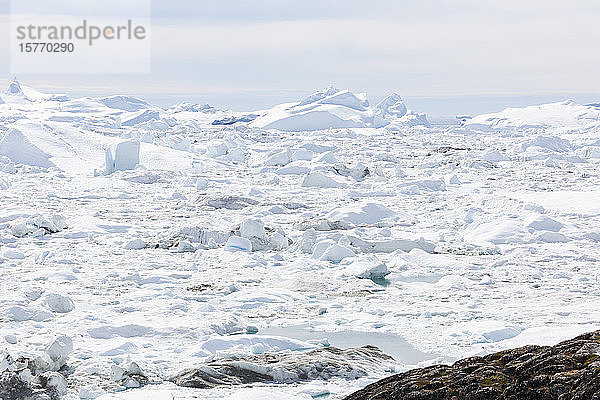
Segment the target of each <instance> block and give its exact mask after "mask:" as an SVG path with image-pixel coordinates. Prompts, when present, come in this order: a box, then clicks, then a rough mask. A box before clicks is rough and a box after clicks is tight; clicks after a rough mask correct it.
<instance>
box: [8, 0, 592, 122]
mask: <svg viewBox="0 0 600 400" xmlns="http://www.w3.org/2000/svg"><path fill="white" fill-rule="evenodd" d="M85 1H86V0H81V1H80V3H81V4H85ZM124 1H127V0H124ZM47 2H48V4H52V0H47ZM94 3H95V4H96V5H97V4H98V2H97V1H94ZM90 4H91V3H90ZM9 9H10V7H9V2H8V0H0V29H2V31H1V32H0V33H2V34H3V35H4V36H5V37H6V38H8V32H9V30H8V29H9V28H8V22H9ZM598 21H600V2H598V1H597V0H571V1H564V0H563V1H552V0H545V1H538V0H518V1H517V0H502V1H496V0H473V1H465V0H452V1H446V0H429V1H428V0H420V1H402V0H370V1H365V0H360V1H359V0H302V1H299V0H290V1H286V0H237V1H233V0H219V1H215V0H210V1H205V0H154V1H153V2H152V73H151V74H149V75H110V76H109V75H107V76H102V75H88V76H85V75H71V74H65V75H22V76H19V79H20V80H21V81H22V83H23V84H25V85H28V86H34V87H37V88H38V89H40V90H42V91H44V90H45V91H53V92H63V93H70V94H75V95H82V94H87V95H96V94H98V95H99V94H114V93H115V92H118V93H125V94H132V95H137V96H140V97H144V98H146V99H149V100H151V101H154V102H156V103H158V104H161V105H166V104H172V103H176V102H178V101H179V100H188V101H190V100H191V101H196V102H209V103H211V104H215V105H217V106H220V107H226V108H230V109H235V110H244V109H246V110H250V109H258V108H266V107H269V106H272V105H274V104H277V103H281V102H289V101H294V100H296V99H297V98H299V97H301V96H304V95H306V94H309V93H311V92H312V91H314V90H315V89H319V88H323V87H325V86H327V85H328V84H334V85H335V86H336V87H339V88H346V89H350V90H352V91H355V92H367V93H368V95H369V98H370V99H371V102H375V101H377V100H378V99H380V98H382V97H383V96H385V95H386V94H388V93H390V92H397V93H398V94H400V95H401V96H403V97H404V98H405V100H406V102H407V103H408V106H409V108H413V109H416V110H418V111H425V112H428V113H429V114H431V115H434V116H440V115H453V114H457V113H478V112H484V111H494V110H500V109H502V108H504V107H506V106H518V105H524V104H529V103H536V102H544V101H552V100H560V99H564V98H574V99H575V100H576V101H580V102H591V101H594V100H597V101H600V73H598V65H600V51H599V49H598V47H599V45H598V43H600V29H599V28H598ZM8 46H9V43H8V40H0V51H1V52H2V58H1V62H0V77H5V78H9V77H10V62H9V56H8ZM5 83H6V79H4V80H3V81H0V84H2V85H4V84H5Z"/></svg>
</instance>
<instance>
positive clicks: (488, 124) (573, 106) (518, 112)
mask: <svg viewBox="0 0 600 400" xmlns="http://www.w3.org/2000/svg"><path fill="white" fill-rule="evenodd" d="M599 123H600V106H597V105H587V106H585V105H581V104H577V103H575V102H574V101H573V100H567V101H563V102H559V103H549V104H542V105H539V106H529V107H522V108H507V109H505V110H504V111H500V112H498V113H492V114H482V115H478V116H476V117H474V118H472V119H470V120H467V121H465V122H464V126H465V127H468V128H473V129H479V130H493V129H528V128H529V129H531V128H533V129H544V128H567V129H579V128H585V127H589V126H592V125H597V124H599Z"/></svg>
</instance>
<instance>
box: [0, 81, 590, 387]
mask: <svg viewBox="0 0 600 400" xmlns="http://www.w3.org/2000/svg"><path fill="white" fill-rule="evenodd" d="M1 98H2V99H3V102H4V103H3V104H0V285H1V290H0V315H2V318H0V339H1V340H2V341H3V348H4V349H6V352H7V353H6V355H4V353H3V355H2V357H0V368H5V367H6V368H9V366H12V367H10V368H17V367H16V366H15V364H14V363H13V362H12V361H11V362H9V360H10V359H11V358H10V357H8V355H10V356H11V357H12V360H14V359H16V357H18V356H20V355H22V356H24V357H28V359H31V360H35V365H37V367H35V368H34V371H31V373H38V372H39V373H40V374H47V376H48V377H49V381H51V382H52V385H54V386H53V387H56V388H57V390H58V391H61V392H65V391H66V392H68V393H67V397H65V399H71V398H82V399H92V398H100V399H133V398H149V399H152V398H155V399H163V398H164V399H171V398H172V396H175V397H176V398H194V396H196V397H201V398H206V399H218V398H265V396H271V397H272V398H290V399H306V398H311V397H312V396H313V395H314V396H318V395H321V394H322V395H326V394H328V395H329V396H330V398H340V397H341V396H343V395H344V394H347V393H350V392H352V391H354V390H356V389H357V388H359V387H362V386H364V385H366V384H368V383H370V382H372V381H373V380H375V379H377V378H380V377H382V376H384V375H386V374H390V373H392V372H394V371H402V370H405V369H408V368H410V367H411V366H415V365H428V364H432V363H434V362H450V361H452V360H454V359H457V358H459V357H464V356H467V355H471V354H482V353H487V352H491V351H495V350H498V349H502V348H508V347H513V346H515V345H520V344H526V343H534V342H539V343H540V344H551V343H555V342H557V341H559V340H560V339H563V338H566V337H570V336H574V335H575V334H576V333H580V332H583V331H587V330H592V329H594V328H598V323H597V321H598V320H600V311H599V310H598V307H597V304H598V301H599V300H600V292H599V291H598V290H597V264H598V260H599V259H600V252H599V249H598V242H600V206H599V204H600V191H599V190H598V189H597V188H598V184H599V183H600V175H599V173H598V167H599V162H600V161H599V160H600V158H599V157H597V154H600V153H599V152H600V141H599V140H598V129H599V127H600V125H599V124H598V109H597V107H596V106H583V105H577V104H574V103H573V102H563V103H555V104H549V105H542V106H533V107H526V108H522V109H509V110H506V111H503V112H500V113H498V114H493V115H485V116H476V117H474V118H472V119H469V120H466V121H465V123H464V124H463V126H440V125H430V124H429V123H428V122H427V118H426V116H424V115H421V114H419V113H418V112H416V111H410V110H408V109H407V108H406V105H405V104H404V102H403V101H402V99H401V98H400V96H398V95H395V94H394V95H391V96H389V97H388V98H386V99H385V100H384V101H382V102H381V103H380V104H378V105H376V106H375V107H371V106H370V105H369V103H368V101H367V98H366V96H364V95H356V94H353V93H352V92H349V91H345V90H337V89H334V88H333V87H330V88H328V89H326V90H324V91H319V92H316V93H315V94H313V95H311V96H309V97H307V98H305V99H303V100H301V101H299V102H297V103H293V104H287V105H281V106H276V107H274V108H273V109H270V110H267V111H252V114H253V115H255V116H258V117H257V118H256V119H254V118H247V116H248V115H249V114H248V113H235V112H231V111H225V110H219V109H216V108H214V107H211V106H208V105H204V104H187V103H182V104H179V105H177V106H174V107H171V108H160V107H157V106H154V105H152V104H149V103H147V102H146V101H144V100H142V99H138V98H136V97H131V96H109V97H102V98H71V97H67V96H62V95H61V96H58V95H46V94H43V93H40V92H38V91H36V90H34V89H31V88H27V87H26V86H23V85H20V84H19V83H18V82H17V81H12V82H11V83H10V86H9V88H8V90H7V91H6V92H3V93H2V95H1ZM217 120H218V121H232V123H231V125H223V124H222V123H221V122H220V123H218V124H213V122H214V121H217ZM416 123H418V126H417V125H415V124H416ZM523 304H526V305H527V307H523ZM368 344H370V345H375V346H378V347H380V348H381V349H383V350H384V351H385V352H387V353H389V354H391V355H394V357H395V361H393V362H391V363H390V364H386V365H385V366H382V367H381V368H380V367H379V366H380V364H377V365H378V366H377V367H373V368H371V367H369V368H366V369H364V368H363V369H361V370H360V371H362V372H361V373H360V376H358V375H357V376H352V377H353V378H356V377H357V378H358V379H356V380H354V379H348V378H349V376H350V375H347V374H346V375H345V374H343V373H339V374H336V375H335V376H332V377H331V379H330V380H328V381H326V380H324V379H323V376H320V375H318V374H317V375H314V379H312V380H311V379H303V378H302V379H301V378H293V376H292V375H285V376H284V375H277V376H278V377H280V378H282V379H283V378H284V377H287V378H289V377H290V376H292V378H293V379H292V378H290V379H291V381H294V382H295V383H294V384H293V385H282V384H277V383H276V382H278V381H277V380H276V379H274V380H273V382H271V381H269V382H263V383H261V384H253V385H252V387H246V388H241V387H218V388H213V389H192V388H184V387H179V386H176V385H175V384H173V383H171V382H170V381H169V377H171V376H173V375H174V374H177V373H179V372H181V371H184V370H186V369H193V368H197V367H199V366H206V365H209V366H210V365H213V366H219V368H220V369H219V370H220V371H223V368H224V367H223V365H232V364H230V363H232V362H238V363H240V364H235V365H243V366H244V368H246V369H245V370H247V371H251V372H253V373H261V371H262V372H264V371H268V372H269V373H272V375H269V376H275V372H277V371H275V372H274V370H271V369H268V370H266V369H264V368H263V367H264V365H263V364H261V362H262V361H261V360H263V359H267V358H268V357H271V355H273V354H275V355H277V357H281V358H282V359H283V360H284V361H285V363H284V364H285V366H286V368H288V367H289V368H288V369H286V370H279V372H281V373H282V374H283V372H286V371H287V373H291V372H290V371H292V372H293V373H295V374H297V375H296V376H298V377H299V376H300V375H301V374H298V373H297V369H296V364H294V363H295V362H296V361H295V360H297V359H303V357H305V356H306V354H309V353H310V351H317V353H315V354H320V353H319V352H318V351H320V350H323V349H324V348H327V347H340V348H348V347H360V346H362V345H368ZM344 354H345V353H341V355H339V360H338V361H339V363H338V364H339V365H345V364H344V362H345V361H344V357H346V356H345V355H344ZM296 355H301V357H299V358H296ZM274 357H275V356H274ZM306 357H310V356H306ZM365 357H367V356H365ZM367 358H368V357H367ZM236 360H237V361H236ZM289 360H292V361H289ZM288 361H289V362H290V363H291V364H289V363H288ZM372 361H373V360H370V359H369V360H367V359H365V365H367V364H368V365H374V364H373V362H372ZM348 362H349V363H350V361H348ZM361 362H362V361H361ZM211 363H212V364H211ZM242 363H245V364H242ZM338 364H336V365H338ZM359 364H360V363H359ZM32 365H33V364H32ZM64 365H67V366H68V371H69V375H68V376H67V377H66V380H65V381H63V380H61V379H65V378H64V377H63V375H62V372H65V371H66V370H65V369H64ZM290 365H292V366H293V367H290ZM381 365H383V364H381ZM4 366H5V367H4ZM359 367H360V365H359ZM36 368H37V370H36ZM61 368H63V369H61ZM27 370H28V371H30V370H29V369H27ZM42 371H43V372H42ZM363 372H364V374H363ZM53 374H54V375H53ZM263 375H265V374H263ZM311 376H313V375H311ZM61 377H63V378H61ZM50 378H51V379H50ZM287 378H286V379H287ZM261 379H262V378H261ZM265 379H266V378H265ZM65 382H66V386H65ZM125 389H126V390H125ZM69 396H70V397H69ZM73 396H75V397H73ZM261 396H262V397H261Z"/></svg>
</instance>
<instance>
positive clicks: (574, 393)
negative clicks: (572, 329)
mask: <svg viewBox="0 0 600 400" xmlns="http://www.w3.org/2000/svg"><path fill="white" fill-rule="evenodd" d="M359 399H360V400H376V399H377V400H391V399H402V400H446V399H447V400H462V399H468V400H550V399H552V400H595V399H600V331H596V332H592V333H587V334H584V335H581V336H579V337H576V338H575V339H572V340H567V341H565V342H562V343H559V344H557V345H556V346H525V347H521V348H518V349H512V350H505V351H501V352H498V353H494V354H490V355H487V356H485V357H471V358H466V359H464V360H460V361H457V362H456V363H454V364H453V365H451V366H447V365H435V366H431V367H428V368H421V369H415V370H412V371H408V372H405V373H402V374H398V375H394V376H390V377H388V378H385V379H383V380H380V381H378V382H376V383H373V384H371V385H369V386H367V387H365V388H364V389H362V390H360V391H358V392H356V393H354V394H351V395H350V396H348V397H346V399H345V400H359Z"/></svg>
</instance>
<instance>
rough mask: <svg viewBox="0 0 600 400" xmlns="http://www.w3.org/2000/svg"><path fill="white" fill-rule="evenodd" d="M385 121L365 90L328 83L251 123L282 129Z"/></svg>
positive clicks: (368, 124) (378, 124)
mask: <svg viewBox="0 0 600 400" xmlns="http://www.w3.org/2000/svg"><path fill="white" fill-rule="evenodd" d="M386 124H387V122H386V121H385V120H382V119H380V118H377V116H376V115H375V112H374V111H373V109H372V108H371V107H369V101H368V100H367V96H366V94H364V93H361V94H354V93H352V92H350V91H348V90H339V89H336V88H334V87H333V86H329V87H328V88H327V89H325V90H323V91H319V92H316V93H314V94H312V95H310V96H308V97H306V98H305V99H303V100H301V101H300V102H298V103H292V104H289V103H288V104H281V105H279V106H276V107H273V108H272V109H271V110H269V111H268V112H267V113H266V114H265V115H263V116H261V117H259V118H257V119H256V120H255V121H254V122H253V124H252V125H253V126H255V127H258V128H263V129H278V130H282V131H314V130H320V129H329V128H368V127H375V128H377V127H381V126H384V125H386Z"/></svg>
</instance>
